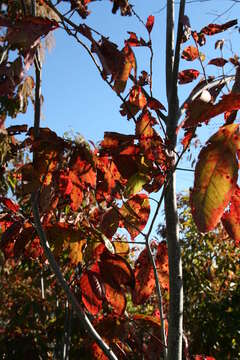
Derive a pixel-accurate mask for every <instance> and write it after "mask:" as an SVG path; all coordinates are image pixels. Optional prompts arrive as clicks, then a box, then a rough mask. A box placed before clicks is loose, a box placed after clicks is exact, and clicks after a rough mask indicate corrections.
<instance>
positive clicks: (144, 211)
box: [120, 194, 150, 239]
mask: <svg viewBox="0 0 240 360" xmlns="http://www.w3.org/2000/svg"><path fill="white" fill-rule="evenodd" d="M120 213H121V214H122V216H123V218H122V219H121V220H120V226H121V227H125V228H126V229H127V230H128V232H129V234H130V235H131V237H132V239H134V238H135V237H136V236H137V235H138V234H139V232H140V231H142V230H143V229H144V228H145V226H146V224H147V221H148V218H149V214H150V204H149V199H148V196H147V195H145V194H137V195H134V196H133V197H131V198H130V199H129V200H128V201H126V202H125V203H124V204H123V206H122V208H121V209H120Z"/></svg>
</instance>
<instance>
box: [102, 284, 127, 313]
mask: <svg viewBox="0 0 240 360" xmlns="http://www.w3.org/2000/svg"><path fill="white" fill-rule="evenodd" d="M105 289H106V300H107V301H108V303H109V304H110V305H111V306H112V308H113V310H114V312H115V313H116V314H118V315H123V313H124V311H125V308H126V303H127V301H126V297H125V294H124V292H123V290H122V289H121V287H120V286H115V287H112V286H110V285H109V284H108V283H105Z"/></svg>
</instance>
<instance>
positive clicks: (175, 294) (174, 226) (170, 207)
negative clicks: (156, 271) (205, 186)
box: [164, 0, 185, 360]
mask: <svg viewBox="0 0 240 360" xmlns="http://www.w3.org/2000/svg"><path fill="white" fill-rule="evenodd" d="M184 9H185V0H181V1H180V7H179V16H178V29H177V40H176V44H175V45H174V31H175V24H174V20H175V17H174V0H168V1H167V21H166V23H167V26H166V93H167V99H168V117H167V131H166V133H167V138H168V144H169V155H170V156H171V159H172V163H171V169H172V173H171V175H170V177H169V180H168V184H167V188H166V192H165V199H164V200H165V218H166V230H167V243H168V259H169V285H170V304H169V319H168V354H167V359H168V360H181V359H182V324H183V285H182V262H181V249H180V243H179V230H178V215H177V201H176V178H175V177H176V174H175V165H176V143H177V135H176V129H177V124H178V116H179V115H178V114H179V100H178V91H177V75H178V69H179V59H180V44H181V38H182V18H183V15H184Z"/></svg>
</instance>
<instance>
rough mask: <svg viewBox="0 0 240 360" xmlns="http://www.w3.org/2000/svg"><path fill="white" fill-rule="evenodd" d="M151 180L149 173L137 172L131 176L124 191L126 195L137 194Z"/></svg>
mask: <svg viewBox="0 0 240 360" xmlns="http://www.w3.org/2000/svg"><path fill="white" fill-rule="evenodd" d="M148 181H149V177H148V176H147V175H144V174H141V173H139V172H138V173H136V174H134V175H132V176H131V177H130V179H129V180H128V183H127V187H126V190H125V192H124V196H125V197H129V196H130V195H135V194H137V193H138V192H139V191H141V190H142V188H143V186H144V185H145V184H146V183H147V182H148Z"/></svg>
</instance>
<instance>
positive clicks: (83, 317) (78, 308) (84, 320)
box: [32, 192, 117, 360]
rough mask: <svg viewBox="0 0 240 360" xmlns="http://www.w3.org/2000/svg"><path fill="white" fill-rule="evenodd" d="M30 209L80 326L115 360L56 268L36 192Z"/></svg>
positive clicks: (42, 244) (50, 261) (114, 356)
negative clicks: (80, 323) (40, 214)
mask: <svg viewBox="0 0 240 360" xmlns="http://www.w3.org/2000/svg"><path fill="white" fill-rule="evenodd" d="M32 209H33V217H34V224H35V227H36V230H37V233H38V236H39V239H40V243H41V246H42V247H43V250H44V254H45V256H46V258H47V260H48V262H49V265H50V267H51V269H52V271H53V272H54V274H55V276H56V278H57V280H58V282H59V284H60V285H61V287H62V289H63V290H64V292H65V294H66V296H67V298H68V301H69V302H70V303H71V304H72V306H73V309H74V310H75V311H76V314H77V316H78V318H79V319H80V321H81V322H82V324H83V325H84V328H85V329H86V330H87V332H88V333H89V335H90V336H91V337H92V338H93V340H94V341H96V343H97V344H98V346H99V347H100V348H101V349H102V351H103V352H104V354H105V355H106V356H108V358H109V359H110V360H117V357H116V355H115V354H114V353H113V351H112V350H111V348H110V347H109V346H108V345H107V344H106V343H105V342H104V341H103V339H102V338H101V336H100V335H99V334H98V332H97V331H96V330H95V328H94V327H93V325H92V323H91V322H90V320H89V318H88V317H87V315H86V314H85V312H84V310H83V308H82V307H81V306H80V304H79V302H78V301H77V299H76V297H75V295H74V294H73V293H72V292H71V290H70V289H69V286H68V284H67V282H66V280H65V279H64V277H63V275H62V273H61V271H60V269H59V267H58V264H57V262H56V260H55V258H54V256H53V254H52V252H51V249H50V247H49V245H48V241H47V238H46V234H45V232H44V230H43V228H42V224H41V221H40V216H39V210H38V193H36V192H35V193H33V194H32Z"/></svg>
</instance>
